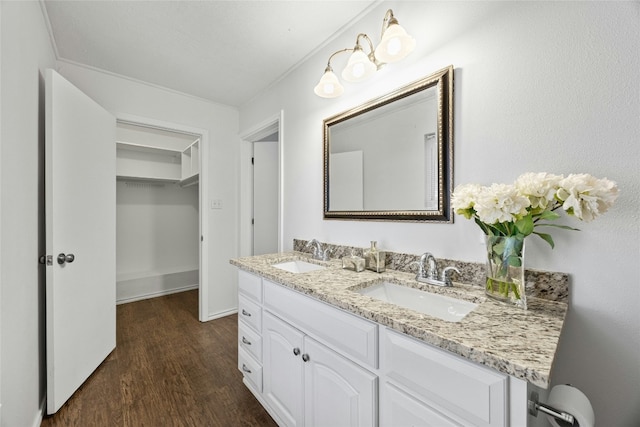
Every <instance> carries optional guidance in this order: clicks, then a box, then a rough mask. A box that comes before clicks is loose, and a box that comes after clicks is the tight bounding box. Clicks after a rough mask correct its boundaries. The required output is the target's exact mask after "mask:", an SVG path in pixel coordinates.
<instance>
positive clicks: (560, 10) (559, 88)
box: [240, 2, 640, 426]
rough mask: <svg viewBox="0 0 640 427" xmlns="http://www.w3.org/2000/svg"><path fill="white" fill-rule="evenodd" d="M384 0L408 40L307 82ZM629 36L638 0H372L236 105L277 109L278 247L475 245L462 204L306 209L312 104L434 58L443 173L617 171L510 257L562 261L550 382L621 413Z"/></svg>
mask: <svg viewBox="0 0 640 427" xmlns="http://www.w3.org/2000/svg"><path fill="white" fill-rule="evenodd" d="M389 7H390V8H393V10H394V13H395V15H396V17H397V18H398V20H399V22H400V24H402V25H403V26H404V27H405V28H406V29H407V30H408V31H409V32H410V33H411V34H412V35H413V36H414V37H415V38H416V40H417V48H416V51H415V52H414V53H413V54H412V55H411V56H410V57H408V58H406V59H405V60H404V61H403V62H401V63H397V64H390V65H387V66H386V67H385V68H384V69H383V70H382V71H380V72H378V73H377V75H376V76H374V78H373V79H372V80H370V81H368V82H365V83H361V84H345V94H344V95H343V96H342V97H341V98H338V99H336V100H326V99H321V98H318V97H316V96H315V95H314V94H313V87H314V86H315V85H316V83H317V81H318V79H319V78H320V77H321V74H322V72H323V70H324V67H325V65H326V60H327V58H328V57H329V55H330V54H331V53H332V52H334V51H336V50H338V49H341V48H343V47H350V46H352V45H353V43H354V41H355V38H356V35H357V34H358V33H359V32H367V33H369V35H370V36H372V37H373V39H374V40H375V41H377V40H378V37H379V35H378V32H379V29H380V24H381V20H382V17H383V15H384V12H385V11H386V9H387V8H389ZM639 52H640V3H638V2H384V3H383V4H382V5H380V6H379V7H378V8H377V9H375V10H374V11H373V12H372V13H371V14H369V15H367V16H366V17H364V18H363V19H362V20H361V21H360V22H359V23H357V24H355V25H354V26H353V27H352V28H350V29H348V30H346V32H345V33H344V34H343V35H339V36H338V37H337V38H336V39H335V40H334V41H333V42H331V43H330V44H329V45H328V46H326V47H325V48H323V49H321V51H320V53H319V54H317V55H315V56H312V57H311V58H310V59H309V60H308V61H307V62H306V63H304V64H303V65H301V66H300V67H299V68H297V69H296V70H294V71H293V72H292V73H291V74H289V75H288V76H287V78H285V79H283V80H282V81H280V82H279V83H278V84H276V85H274V86H273V87H271V88H270V89H269V90H267V91H266V92H264V93H262V94H261V95H260V96H259V97H257V98H255V99H254V100H253V101H252V102H250V103H248V104H247V105H245V106H243V107H242V108H241V110H240V129H250V128H251V127H253V126H255V125H256V123H260V122H262V121H264V120H265V119H266V118H268V117H271V116H273V115H274V114H276V113H277V112H278V111H280V110H281V109H282V110H283V111H284V117H285V118H286V120H285V122H284V124H285V126H284V129H283V150H284V154H283V155H284V242H285V249H291V246H292V239H293V238H303V239H310V238H318V239H320V240H323V241H330V242H334V243H341V244H347V245H357V246H362V247H365V246H366V245H367V242H368V241H369V240H377V241H378V242H379V245H380V246H381V247H382V248H385V249H388V250H394V251H403V252H410V253H415V254H419V253H422V252H424V251H426V250H428V251H430V252H433V253H434V254H436V256H438V257H443V258H454V259H460V260H468V261H477V262H480V261H482V247H481V245H480V231H479V229H478V228H477V226H476V225H475V224H474V223H473V222H471V221H467V220H465V219H464V218H462V217H456V218H455V223H454V224H451V225H448V224H419V223H408V224H402V223H379V222H353V221H335V220H332V221H323V219H322V182H321V180H322V139H321V132H320V129H321V126H322V120H323V119H324V118H326V117H329V116H331V115H333V114H336V113H339V112H341V111H344V110H346V109H348V108H352V107H354V106H356V105H358V104H359V103H362V102H364V101H366V100H369V99H371V98H373V97H375V96H378V95H381V94H384V93H386V92H390V91H391V90H393V89H395V88H397V87H400V86H402V85H404V84H406V83H409V82H411V81H413V80H416V79H418V78H420V77H423V76H425V75H426V74H429V73H430V72H434V71H436V70H438V69H440V68H442V67H445V66H447V65H450V64H453V65H454V66H455V81H454V85H455V100H454V104H455V111H454V120H455V129H454V151H455V159H454V169H455V171H454V176H455V184H456V185H457V184H461V183H468V182H477V183H482V184H490V183H492V182H511V181H513V180H514V179H515V178H516V177H517V176H518V175H520V174H521V173H524V172H528V171H532V172H537V171H546V172H551V173H558V174H569V173H580V172H586V173H591V174H593V175H595V176H598V177H608V178H610V179H613V180H615V181H617V182H618V184H619V186H620V189H621V196H620V198H619V199H618V202H617V204H616V206H615V207H614V208H613V209H612V210H611V211H610V212H609V213H607V214H606V215H605V216H603V217H602V218H599V219H598V220H596V221H595V222H593V223H589V224H577V223H576V222H575V221H573V220H571V219H567V220H566V223H567V224H570V225H573V226H577V227H579V228H581V229H582V231H580V232H569V231H564V230H561V231H558V232H556V233H554V239H555V241H556V248H555V249H554V250H551V249H550V248H549V247H548V246H547V245H546V243H544V242H542V241H541V240H535V239H533V238H532V239H529V240H528V242H527V247H528V249H527V261H526V262H527V264H528V265H529V266H530V267H532V268H538V269H544V270H551V271H564V272H568V273H570V274H571V288H570V291H571V297H570V310H569V314H568V318H567V321H566V323H565V328H564V331H563V335H562V338H561V342H560V346H559V350H558V353H557V355H556V361H555V366H554V372H553V373H552V382H553V383H554V384H557V383H571V384H573V385H575V386H576V387H578V388H580V389H582V390H583V391H584V392H585V393H586V394H587V395H588V396H589V397H590V399H591V401H592V403H593V406H594V408H595V411H596V417H597V419H598V420H599V422H598V423H599V424H600V423H603V424H607V425H616V426H630V425H637V422H638V420H640V405H639V403H640V390H639V388H638V387H639V386H638V384H640V368H639V365H638V360H639V358H640V314H639V313H640V311H638V307H639V306H640V287H639V286H638V282H639V280H638V259H639V255H640V247H639V242H640V230H639V224H640V218H639V213H638V212H639V211H640V209H639V208H640V196H639V195H640V188H639V186H640V175H639V172H638V170H639V168H638V164H639V162H638V159H639V156H638V154H639V148H638V140H639V137H640V94H639V91H640V81H639V75H640V73H639V71H640V70H639V67H640V64H639V55H640V53H639ZM344 56H345V58H344V59H343V60H344V62H346V56H347V55H344ZM340 61H342V59H340V60H338V58H336V60H335V61H334V62H333V63H332V65H333V66H334V69H336V70H339V69H340V68H341V67H342V66H343V65H341V63H340ZM342 64H344V63H342ZM337 72H338V73H339V71H337Z"/></svg>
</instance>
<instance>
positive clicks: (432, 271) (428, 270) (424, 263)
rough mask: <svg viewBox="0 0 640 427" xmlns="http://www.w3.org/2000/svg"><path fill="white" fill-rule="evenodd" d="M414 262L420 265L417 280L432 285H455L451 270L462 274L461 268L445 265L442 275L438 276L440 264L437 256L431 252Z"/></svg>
mask: <svg viewBox="0 0 640 427" xmlns="http://www.w3.org/2000/svg"><path fill="white" fill-rule="evenodd" d="M412 264H417V265H418V274H416V280H417V281H418V282H422V283H428V284H430V285H436V286H453V282H451V272H453V271H455V272H456V273H458V274H460V270H458V269H457V268H455V267H445V268H444V269H443V270H442V277H441V278H438V275H439V274H438V264H437V263H436V259H435V257H434V256H433V255H432V254H430V253H429V252H425V253H424V254H422V256H421V257H420V261H414V262H413V263H412Z"/></svg>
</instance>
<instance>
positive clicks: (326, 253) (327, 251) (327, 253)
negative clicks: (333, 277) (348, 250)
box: [322, 248, 333, 261]
mask: <svg viewBox="0 0 640 427" xmlns="http://www.w3.org/2000/svg"><path fill="white" fill-rule="evenodd" d="M332 253H333V250H332V249H331V248H326V249H325V250H324V251H322V260H323V261H329V256H330V255H331V254H332Z"/></svg>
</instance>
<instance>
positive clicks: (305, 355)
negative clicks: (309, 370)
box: [302, 353, 309, 362]
mask: <svg viewBox="0 0 640 427" xmlns="http://www.w3.org/2000/svg"><path fill="white" fill-rule="evenodd" d="M302 360H304V361H305V362H308V361H309V355H308V354H307V353H305V354H303V355H302Z"/></svg>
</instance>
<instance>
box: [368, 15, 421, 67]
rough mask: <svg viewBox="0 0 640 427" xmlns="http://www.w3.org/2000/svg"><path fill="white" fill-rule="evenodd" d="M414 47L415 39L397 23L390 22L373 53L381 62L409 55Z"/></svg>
mask: <svg viewBox="0 0 640 427" xmlns="http://www.w3.org/2000/svg"><path fill="white" fill-rule="evenodd" d="M415 47H416V41H415V39H414V38H413V37H411V36H410V35H408V34H407V32H406V31H405V30H404V28H402V27H401V26H400V25H399V24H392V25H390V26H389V27H388V28H387V29H386V31H385V32H384V34H383V35H382V40H381V41H380V44H379V45H378V47H376V51H375V55H376V58H378V60H380V61H382V62H387V63H389V62H396V61H399V60H401V59H402V58H404V57H405V56H407V55H409V54H410V53H411V52H412V51H413V49H414V48H415Z"/></svg>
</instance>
